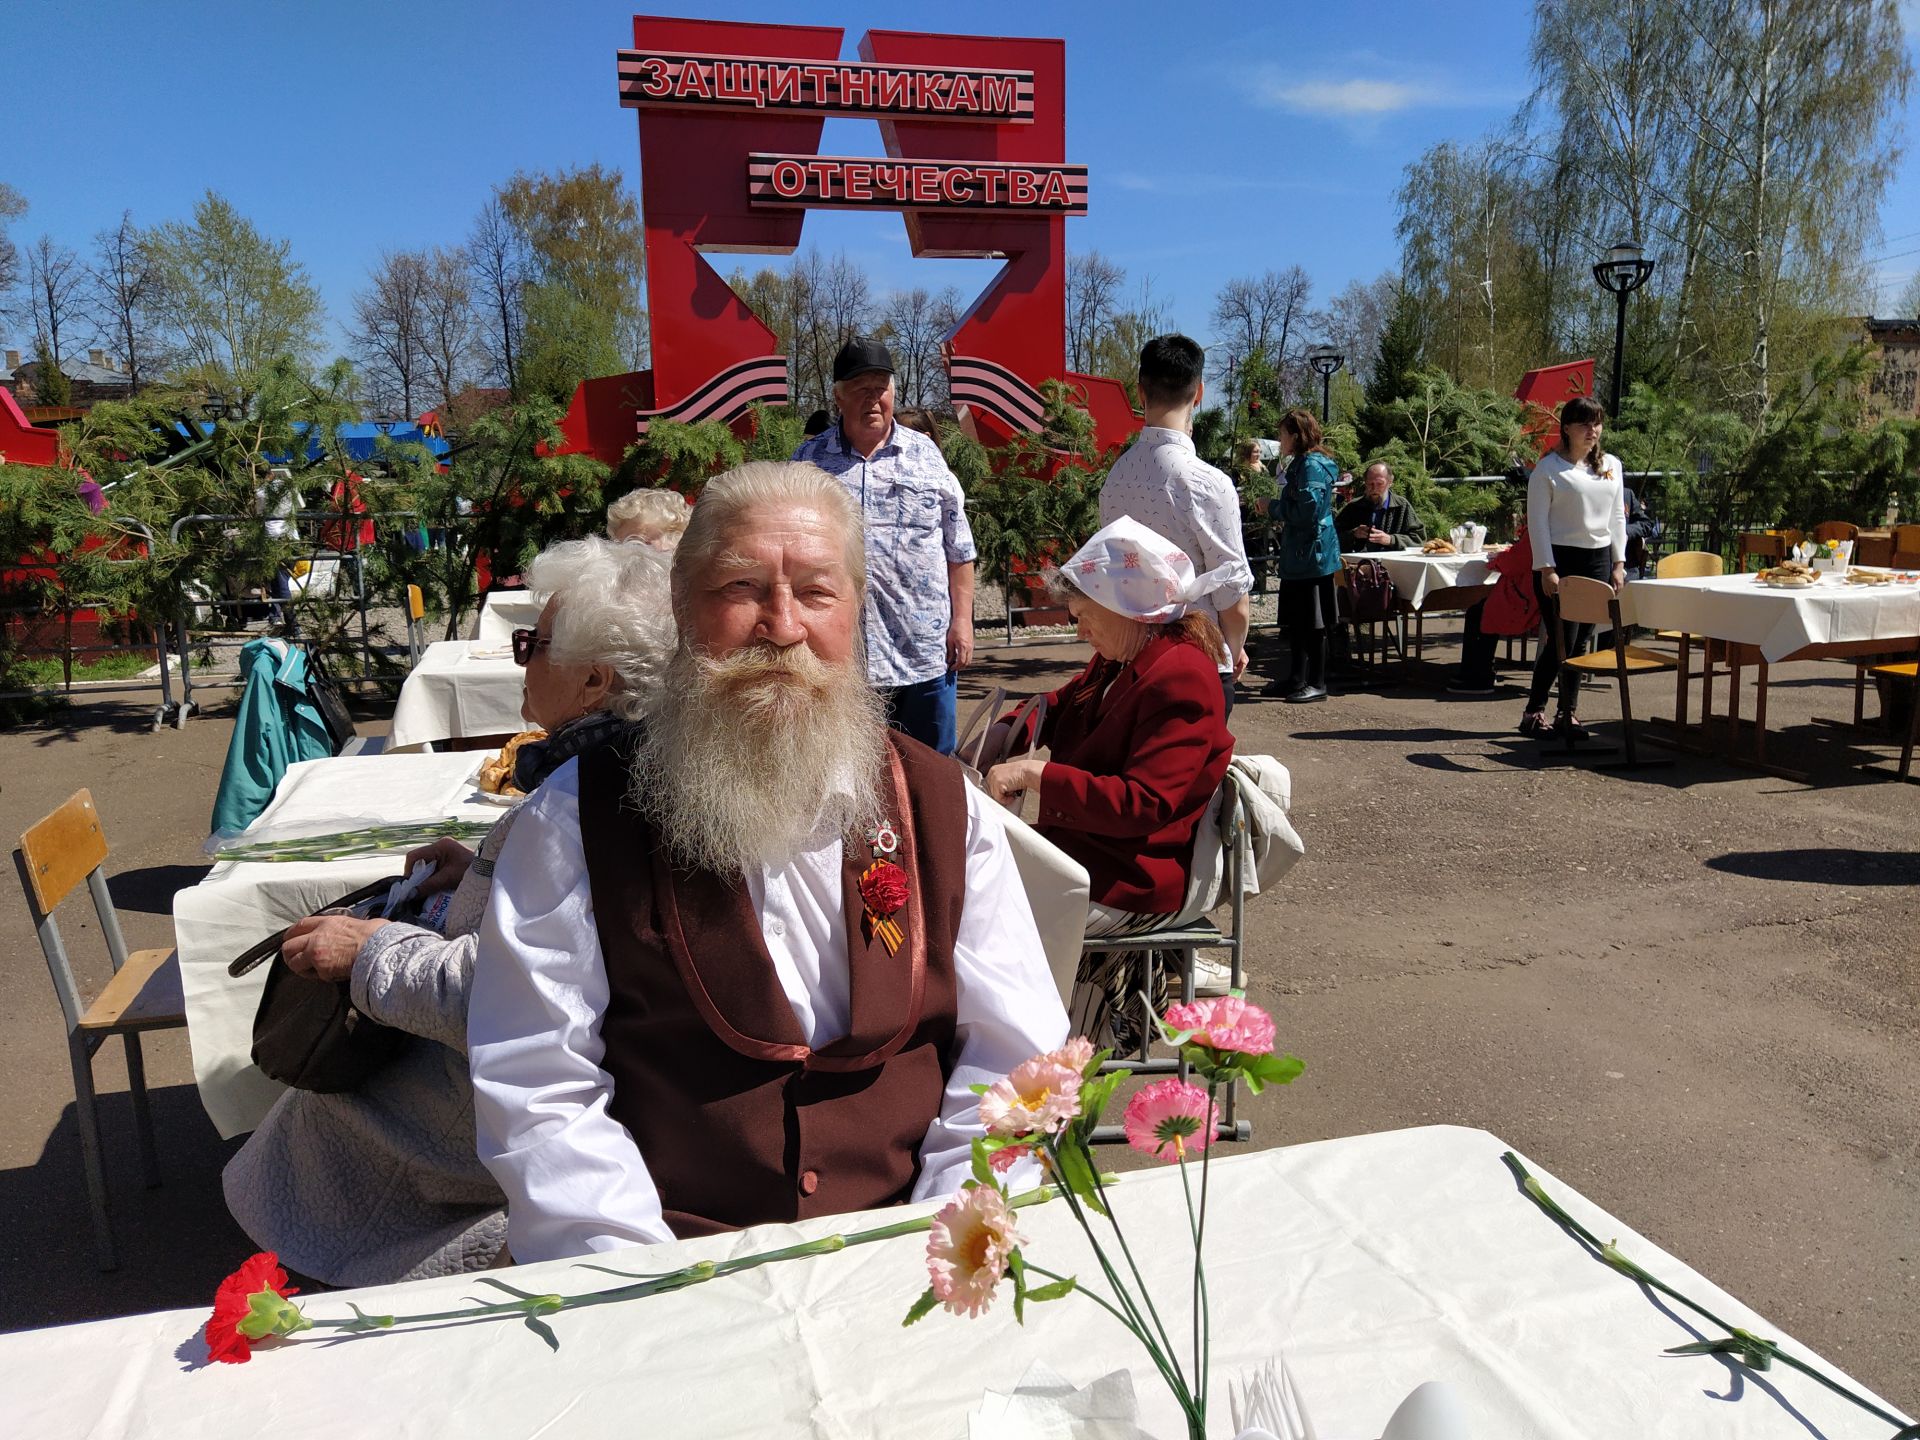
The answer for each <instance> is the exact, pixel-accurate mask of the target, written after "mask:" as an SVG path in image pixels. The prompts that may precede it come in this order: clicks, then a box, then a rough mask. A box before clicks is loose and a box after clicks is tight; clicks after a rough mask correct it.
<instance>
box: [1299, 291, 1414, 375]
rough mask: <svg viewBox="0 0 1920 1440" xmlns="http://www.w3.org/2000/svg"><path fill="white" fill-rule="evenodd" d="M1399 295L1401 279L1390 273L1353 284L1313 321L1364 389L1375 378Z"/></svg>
mask: <svg viewBox="0 0 1920 1440" xmlns="http://www.w3.org/2000/svg"><path fill="white" fill-rule="evenodd" d="M1399 292H1400V281H1399V278H1398V277H1397V276H1395V275H1393V274H1390V273H1389V274H1385V275H1378V276H1375V277H1374V278H1373V279H1371V280H1352V281H1349V282H1348V283H1347V287H1346V288H1345V289H1344V290H1342V291H1341V292H1340V293H1339V294H1338V295H1336V296H1334V297H1333V299H1332V300H1330V301H1328V302H1327V308H1326V309H1325V310H1324V311H1322V312H1321V313H1320V314H1319V315H1317V316H1315V317H1314V324H1313V328H1315V329H1317V330H1318V331H1319V332H1320V334H1321V335H1322V336H1324V337H1325V339H1326V341H1327V343H1328V344H1329V345H1331V346H1332V347H1333V348H1334V349H1335V350H1338V351H1339V352H1340V353H1341V354H1342V355H1344V356H1346V357H1347V369H1348V370H1349V371H1350V372H1351V373H1352V375H1353V378H1354V379H1355V380H1356V381H1358V382H1359V383H1360V384H1362V385H1364V384H1366V383H1367V381H1368V379H1369V378H1371V376H1372V374H1373V362H1374V360H1375V359H1376V358H1377V357H1378V355H1379V353H1380V337H1381V336H1382V335H1383V334H1385V333H1386V329H1387V321H1388V320H1389V319H1390V318H1391V317H1392V315H1393V302H1394V297H1395V296H1396V295H1398V294H1399Z"/></svg>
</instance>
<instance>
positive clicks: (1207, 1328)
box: [1180, 1076, 1220, 1415]
mask: <svg viewBox="0 0 1920 1440" xmlns="http://www.w3.org/2000/svg"><path fill="white" fill-rule="evenodd" d="M1219 1089H1220V1085H1219V1081H1218V1080H1216V1079H1214V1078H1213V1077H1212V1076H1209V1077H1208V1079H1207V1124H1208V1127H1209V1133H1208V1135H1207V1148H1206V1149H1204V1150H1202V1151H1201V1152H1200V1218H1199V1220H1198V1221H1196V1222H1195V1224H1194V1229H1193V1282H1194V1287H1195V1289H1196V1291H1197V1292H1198V1299H1197V1301H1196V1302H1195V1306H1194V1309H1195V1312H1196V1313H1197V1314H1198V1316H1199V1321H1200V1361H1199V1364H1200V1376H1199V1385H1200V1413H1201V1414H1202V1415H1204V1414H1205V1413H1206V1405H1207V1395H1208V1392H1209V1391H1210V1390H1211V1389H1212V1388H1213V1387H1212V1383H1211V1379H1210V1377H1211V1374H1212V1368H1211V1367H1212V1365H1213V1308H1212V1304H1211V1302H1209V1300H1208V1299H1207V1267H1206V1265H1205V1264H1204V1263H1203V1262H1202V1260H1201V1252H1202V1250H1203V1249H1204V1248H1205V1246H1206V1241H1207V1173H1208V1166H1210V1165H1211V1164H1212V1163H1213V1147H1214V1144H1215V1142H1216V1141H1218V1140H1219V1138H1220V1137H1219V1135H1218V1134H1215V1133H1212V1131H1211V1127H1212V1125H1213V1101H1214V1096H1215V1095H1216V1094H1217V1093H1218V1092H1219ZM1186 1179H1187V1162H1186V1157H1185V1156H1184V1155H1183V1156H1181V1158H1180V1182H1181V1184H1183V1185H1184V1184H1185V1183H1186ZM1188 1204H1189V1205H1191V1204H1192V1197H1191V1196H1189V1197H1188Z"/></svg>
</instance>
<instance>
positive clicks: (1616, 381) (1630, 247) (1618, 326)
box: [1593, 240, 1653, 420]
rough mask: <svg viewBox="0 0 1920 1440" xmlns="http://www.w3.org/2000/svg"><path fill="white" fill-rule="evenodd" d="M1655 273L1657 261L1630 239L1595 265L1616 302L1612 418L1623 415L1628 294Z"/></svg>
mask: <svg viewBox="0 0 1920 1440" xmlns="http://www.w3.org/2000/svg"><path fill="white" fill-rule="evenodd" d="M1651 274H1653V262H1652V261H1651V260H1648V259H1644V258H1643V257H1642V252H1641V249H1640V246H1639V245H1638V244H1636V243H1635V242H1634V241H1631V240H1626V241H1622V242H1621V243H1620V244H1618V245H1615V246H1614V247H1613V248H1612V249H1611V250H1609V251H1607V258H1606V259H1604V260H1602V261H1601V262H1600V263H1599V264H1598V265H1596V266H1594V267H1593V278H1594V279H1596V280H1598V281H1599V282H1600V288H1601V289H1602V290H1606V291H1610V292H1611V293H1612V295H1613V298H1614V302H1615V307H1616V309H1615V314H1614V322H1613V403H1612V404H1611V405H1609V406H1608V407H1607V416H1608V418H1609V419H1613V420H1618V419H1619V418H1620V359H1621V355H1622V354H1623V353H1624V351H1625V350H1626V346H1627V296H1629V295H1631V294H1632V293H1633V292H1634V291H1636V290H1638V289H1639V288H1640V287H1641V286H1642V285H1644V284H1646V283H1647V277H1648V276H1649V275H1651Z"/></svg>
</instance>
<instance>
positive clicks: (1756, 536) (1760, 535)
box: [1735, 531, 1789, 570]
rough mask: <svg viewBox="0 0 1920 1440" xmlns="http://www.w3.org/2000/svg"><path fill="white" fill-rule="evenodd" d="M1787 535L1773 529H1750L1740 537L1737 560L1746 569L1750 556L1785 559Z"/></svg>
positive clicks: (1761, 558)
mask: <svg viewBox="0 0 1920 1440" xmlns="http://www.w3.org/2000/svg"><path fill="white" fill-rule="evenodd" d="M1788 543H1789V542H1788V540H1787V537H1786V536H1784V535H1776V534H1774V533H1772V532H1771V531H1766V532H1756V531H1748V532H1746V533H1745V534H1743V535H1741V537H1740V546H1739V550H1738V556H1739V558H1738V560H1737V561H1736V562H1735V563H1736V564H1738V565H1739V567H1740V568H1741V569H1742V570H1744V569H1746V568H1747V561H1748V559H1749V558H1751V559H1755V560H1784V559H1786V558H1787V546H1788Z"/></svg>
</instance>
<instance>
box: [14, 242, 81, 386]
mask: <svg viewBox="0 0 1920 1440" xmlns="http://www.w3.org/2000/svg"><path fill="white" fill-rule="evenodd" d="M86 278H87V272H86V270H85V269H84V268H82V266H81V264H80V257H79V256H78V255H76V254H75V253H74V252H73V251H72V250H70V249H68V248H67V247H66V246H65V245H58V244H55V243H54V239H53V237H52V236H51V235H42V236H41V237H40V238H39V239H38V240H36V241H34V242H33V246H32V248H31V249H29V250H28V251H27V305H28V313H29V314H30V315H31V316H32V318H33V343H34V347H35V348H36V349H37V350H38V351H39V352H40V358H41V359H43V360H51V361H52V362H53V364H54V365H56V366H58V365H59V364H60V363H61V362H62V361H63V360H65V359H66V358H67V351H68V350H69V349H72V348H73V347H74V346H75V345H76V343H77V340H78V337H77V336H76V335H75V334H74V331H75V330H77V329H78V328H79V326H80V325H81V324H82V323H84V321H85V315H86V292H85V288H84V287H85V282H86Z"/></svg>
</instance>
